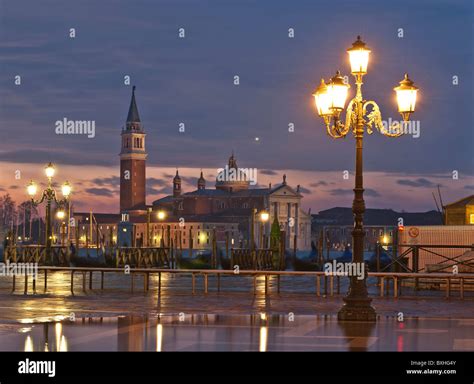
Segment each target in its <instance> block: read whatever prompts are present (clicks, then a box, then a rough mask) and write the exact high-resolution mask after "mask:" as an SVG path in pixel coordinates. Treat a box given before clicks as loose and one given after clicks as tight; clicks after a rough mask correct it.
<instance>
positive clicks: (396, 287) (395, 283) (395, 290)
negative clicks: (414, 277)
mask: <svg viewBox="0 0 474 384" xmlns="http://www.w3.org/2000/svg"><path fill="white" fill-rule="evenodd" d="M393 297H398V278H397V277H396V276H394V278H393Z"/></svg>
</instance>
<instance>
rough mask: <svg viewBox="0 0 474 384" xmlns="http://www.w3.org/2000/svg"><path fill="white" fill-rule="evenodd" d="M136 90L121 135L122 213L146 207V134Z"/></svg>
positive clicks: (133, 89) (133, 92) (133, 91)
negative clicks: (139, 111) (139, 112)
mask: <svg viewBox="0 0 474 384" xmlns="http://www.w3.org/2000/svg"><path fill="white" fill-rule="evenodd" d="M135 89H136V87H135V86H133V88H132V98H131V100H130V107H129V109H128V115H127V121H126V122H125V127H124V128H123V129H122V133H121V136H122V149H121V151H120V212H128V211H133V210H139V209H144V208H145V206H146V195H145V191H146V186H145V183H146V172H145V170H146V158H147V153H146V150H145V136H146V134H145V131H144V129H143V125H142V123H141V120H140V115H139V114H138V107H137V101H136V98H135Z"/></svg>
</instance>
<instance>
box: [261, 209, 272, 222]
mask: <svg viewBox="0 0 474 384" xmlns="http://www.w3.org/2000/svg"><path fill="white" fill-rule="evenodd" d="M269 218H270V215H269V213H268V212H267V211H263V212H260V220H262V221H263V222H264V223H266V222H267V221H268V219H269Z"/></svg>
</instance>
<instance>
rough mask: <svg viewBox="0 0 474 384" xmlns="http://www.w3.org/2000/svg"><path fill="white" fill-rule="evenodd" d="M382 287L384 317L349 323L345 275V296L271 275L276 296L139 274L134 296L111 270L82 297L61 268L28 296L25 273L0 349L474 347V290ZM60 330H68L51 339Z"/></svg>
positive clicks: (8, 296)
mask: <svg viewBox="0 0 474 384" xmlns="http://www.w3.org/2000/svg"><path fill="white" fill-rule="evenodd" d="M375 283H376V281H369V292H370V294H371V296H372V298H373V305H374V307H375V308H376V310H377V313H378V315H379V316H378V321H377V323H376V324H375V325H373V324H370V323H350V322H348V323H344V324H342V325H341V323H338V322H337V319H336V316H335V314H336V313H337V311H338V309H339V308H340V307H341V305H342V298H343V295H344V294H345V292H346V291H347V281H344V280H342V283H341V288H340V294H337V293H336V292H335V294H334V296H325V295H324V284H323V285H322V289H321V290H322V296H320V297H318V296H317V295H316V293H315V282H314V279H311V278H306V277H298V278H293V277H284V278H282V280H281V290H280V293H277V289H276V279H272V278H270V279H269V289H268V295H265V293H264V284H265V283H264V279H263V278H261V279H259V280H258V282H257V291H256V294H254V293H253V280H252V278H250V277H248V278H247V277H243V276H239V277H234V276H225V277H222V278H221V290H220V292H217V288H216V284H217V282H216V280H215V278H214V277H210V278H209V292H208V293H207V294H205V293H204V289H203V280H202V276H201V277H198V278H197V283H196V293H195V294H192V289H191V276H190V275H179V276H176V275H169V274H163V276H162V289H161V292H160V293H159V292H158V289H157V287H158V281H157V277H156V276H153V277H151V279H150V290H149V291H148V292H144V291H143V280H142V277H140V276H136V277H135V284H134V287H135V291H134V293H132V292H131V290H130V287H131V284H130V276H125V275H118V274H110V275H106V279H105V289H104V290H103V291H102V290H100V274H99V273H97V274H96V275H94V279H93V289H92V290H89V289H88V287H89V282H88V281H87V284H86V288H87V289H86V291H85V292H84V291H83V286H82V274H78V275H77V276H76V278H75V284H74V295H73V294H71V292H70V275H69V274H68V273H63V272H55V273H51V274H50V275H49V276H48V290H47V292H46V293H44V292H43V281H42V275H41V276H40V279H39V280H38V282H37V293H36V294H33V293H32V292H31V284H30V289H29V294H27V295H24V294H23V288H24V285H23V281H22V279H20V278H17V287H16V291H15V293H13V294H12V293H11V287H12V284H11V279H9V278H7V277H2V278H0V349H1V350H30V349H33V350H38V349H39V350H44V348H45V345H44V344H45V343H46V348H48V349H49V350H54V348H56V349H57V350H61V348H63V349H67V350H156V349H157V348H158V344H157V343H160V346H159V348H158V349H160V350H262V349H263V350H474V296H473V295H472V292H466V297H465V299H464V300H461V299H460V298H459V293H458V292H453V293H452V297H451V298H445V294H444V292H443V291H418V292H415V291H413V290H411V288H409V287H404V288H403V290H402V296H401V297H400V298H398V299H394V298H393V297H383V298H381V297H379V296H378V293H379V289H378V287H377V286H376V284H375ZM400 320H402V321H400ZM58 327H60V328H61V335H56V336H55V337H56V338H57V340H55V341H54V342H49V341H48V340H47V339H48V337H53V336H54V334H55V333H57V328H58ZM49 328H51V329H49ZM45 329H49V330H48V331H45ZM45 332H46V335H45V334H44V333H45ZM135 333H137V334H136V335H135ZM51 334H53V336H51ZM126 335H128V336H126ZM140 335H141V336H140ZM132 336H133V337H132ZM45 338H46V341H45ZM132 339H133V340H135V339H136V340H138V341H137V342H132V341H131V340H132ZM123 340H128V341H126V342H125V341H123ZM140 340H141V341H140Z"/></svg>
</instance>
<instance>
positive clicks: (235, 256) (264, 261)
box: [230, 248, 275, 271]
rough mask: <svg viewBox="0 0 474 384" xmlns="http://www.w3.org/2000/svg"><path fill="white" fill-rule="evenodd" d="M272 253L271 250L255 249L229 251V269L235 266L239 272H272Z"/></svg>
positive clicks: (233, 249)
mask: <svg viewBox="0 0 474 384" xmlns="http://www.w3.org/2000/svg"><path fill="white" fill-rule="evenodd" d="M273 254H274V253H273V251H272V250H271V249H264V248H256V249H254V250H251V249H246V248H232V249H231V253H230V255H231V268H234V267H235V266H236V265H237V266H238V267H239V269H240V270H249V269H252V270H257V271H269V270H273V269H275V268H274V265H273V262H274V261H273Z"/></svg>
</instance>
